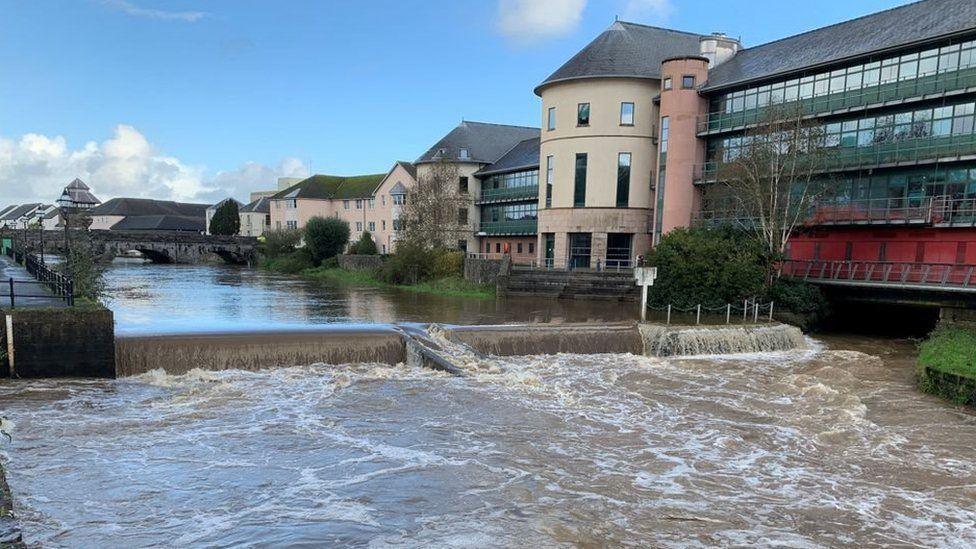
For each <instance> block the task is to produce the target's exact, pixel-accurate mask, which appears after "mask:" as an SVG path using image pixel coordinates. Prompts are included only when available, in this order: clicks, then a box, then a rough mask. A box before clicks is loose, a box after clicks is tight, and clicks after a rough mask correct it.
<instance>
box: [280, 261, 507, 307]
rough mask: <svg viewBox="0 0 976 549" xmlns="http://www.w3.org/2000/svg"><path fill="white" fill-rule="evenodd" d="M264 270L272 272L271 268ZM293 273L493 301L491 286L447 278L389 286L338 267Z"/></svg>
mask: <svg viewBox="0 0 976 549" xmlns="http://www.w3.org/2000/svg"><path fill="white" fill-rule="evenodd" d="M265 268H266V269H268V270H271V271H275V272H282V271H279V270H278V269H275V268H274V266H273V265H265ZM286 274H297V275H298V276H301V277H303V278H307V279H311V280H327V281H329V282H336V283H339V284H345V285H358V286H372V287H376V288H391V289H396V290H403V291H405V292H413V293H419V294H433V295H441V296H450V297H467V298H473V299H494V298H495V287H494V286H493V285H491V284H475V283H473V282H468V281H467V280H465V279H464V278H463V277H460V276H451V277H443V278H436V279H433V280H427V281H424V282H419V283H417V284H390V283H389V282H386V281H384V280H382V279H381V278H379V276H378V274H377V273H376V272H374V271H369V270H355V271H354V270H348V269H343V268H340V267H311V268H306V269H302V270H300V271H298V272H297V273H286Z"/></svg>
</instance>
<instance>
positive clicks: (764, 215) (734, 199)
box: [709, 106, 832, 257]
mask: <svg viewBox="0 0 976 549" xmlns="http://www.w3.org/2000/svg"><path fill="white" fill-rule="evenodd" d="M725 154H726V157H725V158H723V159H720V161H719V163H718V168H717V181H718V183H717V185H716V186H714V187H713V188H712V189H710V190H709V193H711V195H712V197H711V198H712V199H713V200H714V199H716V198H718V199H719V200H725V201H727V202H731V204H730V206H731V207H732V208H733V209H734V211H735V213H736V217H737V218H738V223H740V224H741V225H742V226H743V227H744V228H745V229H747V230H749V231H752V232H754V233H755V235H756V237H757V238H758V239H759V240H760V241H761V242H762V243H763V246H764V247H765V248H766V250H767V251H768V252H769V253H770V254H771V255H772V256H773V257H778V256H780V255H781V254H782V253H783V251H784V250H785V249H786V244H787V242H789V239H790V236H792V234H793V232H794V231H795V230H796V228H797V227H798V226H800V225H801V224H802V223H803V222H804V221H805V220H806V218H807V216H808V215H809V214H810V213H811V208H812V206H813V205H815V204H816V203H817V201H819V200H821V199H822V198H824V196H825V195H826V194H827V193H828V192H829V190H830V188H831V185H830V181H829V178H828V177H827V176H826V175H825V174H824V168H826V167H827V163H828V161H829V157H830V156H831V154H832V149H830V148H828V147H826V143H825V140H824V130H823V127H822V126H821V125H819V124H817V123H815V122H810V121H807V120H805V119H804V117H803V115H802V112H801V111H800V110H799V109H794V108H791V107H789V106H777V107H769V108H767V109H766V111H765V113H764V115H763V117H762V119H761V120H760V121H759V123H758V124H757V125H756V127H755V128H753V129H751V130H750V131H747V132H746V134H745V135H744V136H743V137H742V143H741V146H740V147H738V148H736V149H730V150H728V151H726V152H725ZM719 196H720V197H721V198H719Z"/></svg>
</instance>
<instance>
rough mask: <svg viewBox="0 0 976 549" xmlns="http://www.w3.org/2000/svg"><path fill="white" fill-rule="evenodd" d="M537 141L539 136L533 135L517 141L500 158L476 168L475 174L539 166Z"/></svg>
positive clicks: (482, 174) (489, 173) (484, 174)
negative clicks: (530, 137)
mask: <svg viewBox="0 0 976 549" xmlns="http://www.w3.org/2000/svg"><path fill="white" fill-rule="evenodd" d="M539 143H540V138H538V137H533V138H532V139H526V140H524V141H519V142H518V144H517V145H515V146H514V147H512V148H511V150H509V151H508V152H507V153H505V154H504V155H502V157H501V158H499V159H498V160H496V161H495V162H494V163H493V164H489V165H488V166H485V167H484V168H482V169H480V170H478V173H476V174H475V175H477V176H479V177H480V176H487V175H492V174H496V173H506V172H513V171H518V170H525V169H532V168H538V167H539Z"/></svg>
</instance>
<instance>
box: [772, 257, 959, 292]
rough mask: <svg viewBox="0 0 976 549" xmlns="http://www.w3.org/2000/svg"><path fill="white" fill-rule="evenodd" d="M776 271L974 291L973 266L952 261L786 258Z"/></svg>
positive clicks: (818, 278) (807, 276)
mask: <svg viewBox="0 0 976 549" xmlns="http://www.w3.org/2000/svg"><path fill="white" fill-rule="evenodd" d="M777 274H778V275H779V276H785V277H790V278H800V279H803V280H811V281H823V282H831V283H840V284H852V285H857V284H871V285H891V286H902V287H910V286H922V287H933V288H954V289H966V290H971V291H976V277H974V276H973V275H974V274H976V266H974V265H959V264H952V263H916V262H898V261H854V260H844V261H840V260H821V259H789V260H784V261H782V262H780V264H779V265H778V266H777Z"/></svg>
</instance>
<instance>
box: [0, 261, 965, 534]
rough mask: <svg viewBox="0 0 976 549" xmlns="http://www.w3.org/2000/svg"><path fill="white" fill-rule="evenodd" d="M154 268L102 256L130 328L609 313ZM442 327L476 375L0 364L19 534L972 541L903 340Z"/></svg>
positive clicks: (954, 444)
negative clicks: (548, 345) (482, 351)
mask: <svg viewBox="0 0 976 549" xmlns="http://www.w3.org/2000/svg"><path fill="white" fill-rule="evenodd" d="M127 269H128V270H127ZM147 273H148V271H140V270H138V269H137V268H136V267H129V266H124V268H123V269H122V270H121V272H120V271H119V270H116V271H114V274H113V276H114V277H115V278H114V280H113V282H112V284H113V285H114V286H113V288H114V290H113V291H114V292H115V298H114V299H115V302H114V304H113V308H115V310H116V313H117V316H118V317H119V318H120V324H119V328H120V330H123V331H131V332H135V333H141V332H151V331H163V332H165V331H167V330H168V329H170V328H173V329H175V328H177V327H182V328H183V329H186V328H187V327H188V326H189V327H195V328H200V329H203V328H208V327H214V325H219V326H220V327H221V328H226V327H227V326H234V327H245V326H246V327H249V328H250V327H253V326H254V325H262V324H269V325H273V324H276V323H278V322H302V323H328V322H353V321H354V322H363V321H370V320H371V321H374V322H389V321H403V320H423V319H424V317H426V316H427V315H429V316H431V317H433V318H426V320H430V321H441V322H457V323H472V324H474V323H497V322H499V321H517V320H526V319H525V318H524V317H525V316H526V314H527V313H526V311H530V312H529V313H528V315H529V316H532V315H536V314H538V315H540V316H546V315H548V316H549V317H550V318H552V317H554V316H559V315H563V316H565V317H573V318H572V320H594V319H595V320H619V318H617V319H615V318H611V317H612V316H613V315H614V312H613V311H614V309H617V310H621V307H620V306H619V305H616V304H612V305H610V306H607V307H606V308H600V307H603V306H604V305H607V304H598V305H595V306H593V307H590V306H589V305H581V306H579V307H575V306H570V307H571V309H560V310H559V311H558V312H554V311H555V310H554V309H547V307H550V306H548V305H545V304H544V303H540V302H536V305H534V306H530V305H526V306H524V307H521V308H518V309H513V312H510V313H509V312H506V309H504V307H503V306H502V305H499V304H497V303H494V302H492V303H491V304H486V303H483V302H479V303H475V304H471V303H466V302H464V301H463V300H462V301H451V300H449V301H438V302H436V303H435V304H431V303H430V302H429V301H424V300H421V301H418V302H417V303H418V305H417V306H416V307H414V308H412V307H413V306H412V305H411V304H410V303H411V302H410V300H411V299H414V296H406V297H400V296H398V295H392V294H388V293H387V292H386V291H374V290H372V289H362V290H354V291H350V290H348V289H338V288H329V287H325V288H318V289H316V288H314V287H313V286H310V285H308V284H307V283H304V282H300V281H294V280H291V279H287V278H282V279H276V278H275V277H267V276H266V275H259V274H254V273H250V272H244V271H230V270H223V269H211V270H197V269H196V268H191V269H172V270H165V268H163V269H160V272H159V273H156V275H158V276H150V274H147ZM160 273H161V274H160ZM228 277H229V280H228ZM391 295H392V297H391ZM447 303H453V304H452V305H448V304H447ZM556 306H562V305H556ZM269 307H270V309H271V310H269ZM594 307H595V308H594ZM597 309H599V311H598V310H597ZM567 310H569V311H571V312H568V313H567V312H566V311H567ZM531 311H535V312H531ZM547 311H548V312H547ZM604 314H606V315H607V318H593V317H599V316H602V315H604ZM194 315H197V316H194ZM208 315H209V316H208ZM574 315H580V316H583V317H587V318H578V317H574ZM198 317H202V318H209V319H211V320H210V321H201V320H198ZM405 317H409V318H405ZM624 320H626V319H624ZM433 336H434V337H435V338H436V337H437V334H433ZM441 342H442V343H444V345H445V347H446V348H448V350H449V351H450V352H451V353H452V359H453V360H454V361H455V362H456V363H457V364H459V365H460V366H461V367H463V368H465V369H466V370H467V373H468V374H469V375H467V376H464V377H455V376H450V375H447V374H444V373H439V372H435V371H430V370H424V369H420V368H416V367H412V366H409V365H397V366H390V365H378V364H353V365H344V366H328V365H323V364H317V365H307V364H297V365H295V366H294V367H290V368H279V369H273V370H265V371H235V370H229V371H221V372H209V371H203V370H193V369H191V370H190V371H189V372H188V373H186V374H183V375H167V374H164V373H162V372H161V371H152V372H149V373H146V374H142V375H139V376H136V377H131V378H123V379H119V380H114V381H106V380H99V381H77V380H59V381H4V382H2V383H0V410H2V413H3V415H4V416H5V417H7V418H9V419H10V420H12V421H13V422H14V423H15V424H16V427H15V429H14V431H13V441H12V442H11V443H6V442H3V443H2V444H0V459H2V460H3V464H4V466H5V469H6V470H7V475H8V478H9V481H10V485H11V488H12V490H13V495H14V500H15V503H16V505H17V512H18V514H19V516H20V517H21V519H22V522H23V528H24V535H25V538H26V539H27V540H28V541H29V542H30V543H34V544H38V545H41V546H45V547H142V546H174V547H198V546H206V547H230V546H256V547H271V546H275V547H278V546H302V545H304V546H356V547H359V546H371V547H387V546H410V547H413V546H424V547H429V546H448V547H487V546H529V547H562V546H577V547H603V546H634V547H647V546H661V547H687V546H770V545H780V546H791V547H821V546H947V547H972V546H974V545H976V480H974V479H976V463H974V460H973V448H974V447H976V415H974V414H972V413H970V412H968V411H965V410H961V409H958V408H955V407H953V406H950V405H947V404H945V403H943V402H942V401H940V400H938V399H936V398H933V397H929V396H926V395H922V394H920V393H918V392H917V391H916V390H915V388H914V384H913V381H912V372H913V365H914V360H915V351H914V347H913V344H912V343H911V342H909V341H902V340H890V339H869V338H861V337H836V336H825V337H823V338H820V341H819V342H817V343H815V344H814V345H813V348H812V349H811V350H804V351H793V352H777V353H763V354H753V355H727V356H699V357H685V358H666V359H664V358H647V357H642V356H635V355H632V354H607V355H580V354H560V355H555V356H520V357H507V358H488V359H482V358H478V357H476V356H472V355H470V354H468V353H467V352H466V351H465V349H463V348H451V347H450V344H449V342H444V341H441ZM182 369H183V367H182V366H181V368H180V370H182Z"/></svg>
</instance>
